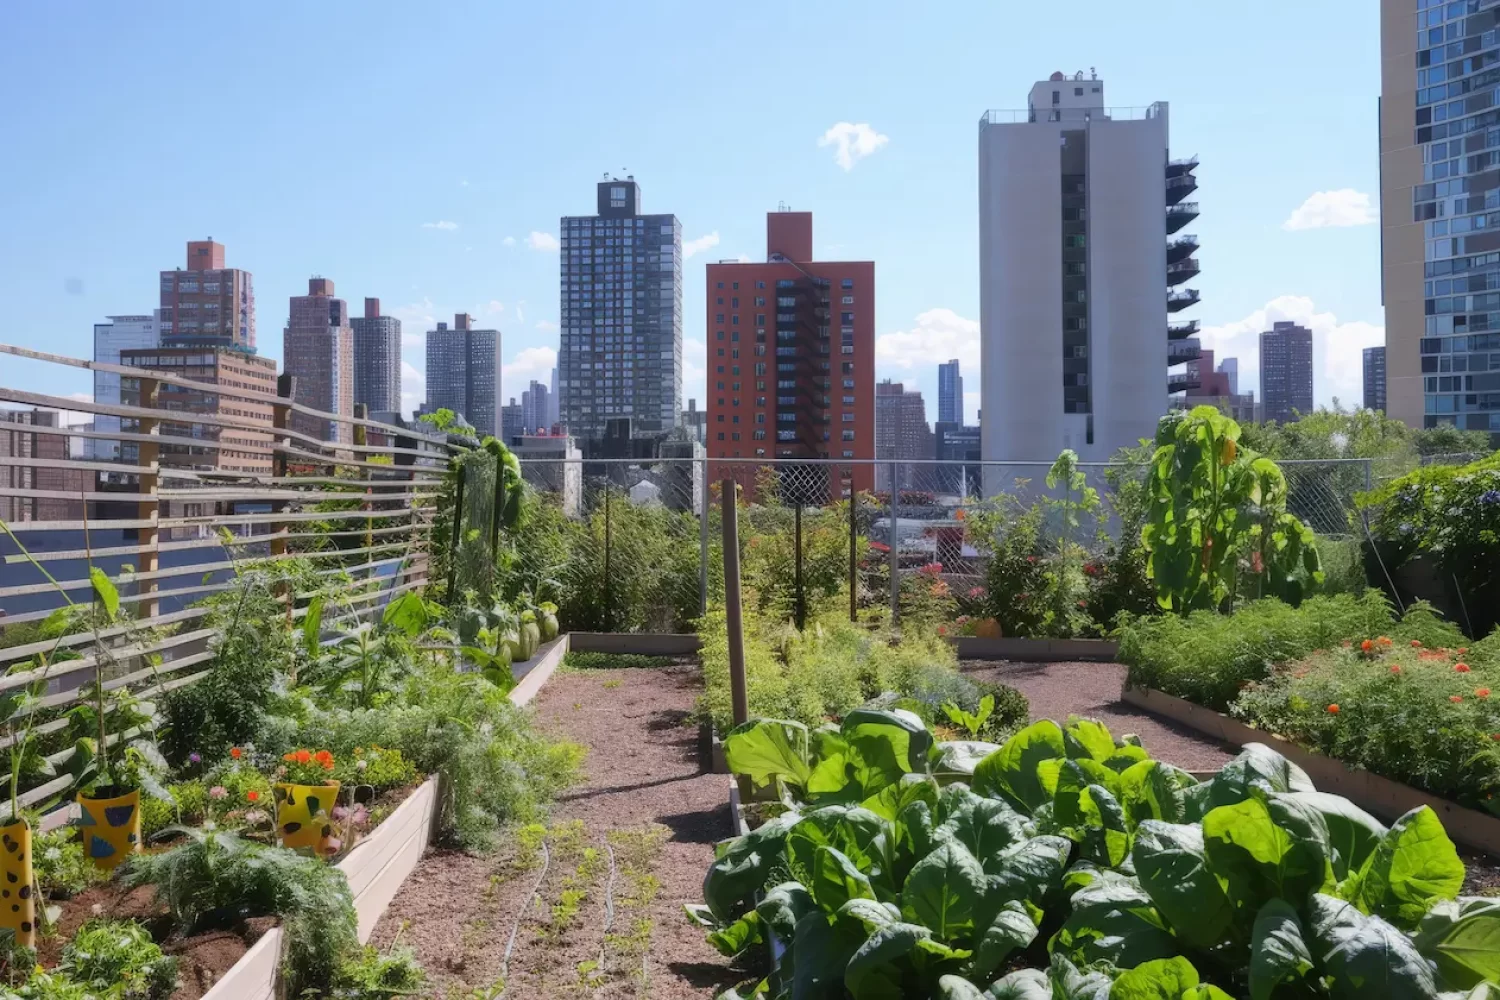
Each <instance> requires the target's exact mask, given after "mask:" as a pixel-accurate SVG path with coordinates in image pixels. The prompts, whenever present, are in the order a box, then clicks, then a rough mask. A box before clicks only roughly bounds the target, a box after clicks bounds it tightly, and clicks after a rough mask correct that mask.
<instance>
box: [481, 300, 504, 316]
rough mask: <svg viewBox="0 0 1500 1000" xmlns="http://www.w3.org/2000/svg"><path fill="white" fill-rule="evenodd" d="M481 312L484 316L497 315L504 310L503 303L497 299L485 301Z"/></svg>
mask: <svg viewBox="0 0 1500 1000" xmlns="http://www.w3.org/2000/svg"><path fill="white" fill-rule="evenodd" d="M481 312H482V313H483V314H484V315H485V316H498V315H500V314H501V313H503V312H505V303H504V302H501V301H500V300H499V299H490V300H489V301H488V302H486V303H485V305H484V309H482V310H481Z"/></svg>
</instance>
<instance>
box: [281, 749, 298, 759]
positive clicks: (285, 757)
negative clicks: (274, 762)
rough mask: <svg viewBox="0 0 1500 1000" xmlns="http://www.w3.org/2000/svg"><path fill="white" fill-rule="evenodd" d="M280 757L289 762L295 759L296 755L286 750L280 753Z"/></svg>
mask: <svg viewBox="0 0 1500 1000" xmlns="http://www.w3.org/2000/svg"><path fill="white" fill-rule="evenodd" d="M281 759H282V760H284V761H288V762H290V761H294V760H296V759H297V755H296V754H295V753H292V752H291V751H287V752H286V753H284V754H282V755H281Z"/></svg>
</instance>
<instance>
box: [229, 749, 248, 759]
mask: <svg viewBox="0 0 1500 1000" xmlns="http://www.w3.org/2000/svg"><path fill="white" fill-rule="evenodd" d="M244 755H245V751H243V750H241V749H240V748H239V747H230V748H229V756H231V757H233V758H234V759H235V760H239V759H240V758H241V757H243V756H244Z"/></svg>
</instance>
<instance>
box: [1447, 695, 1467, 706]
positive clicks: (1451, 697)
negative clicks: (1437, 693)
mask: <svg viewBox="0 0 1500 1000" xmlns="http://www.w3.org/2000/svg"><path fill="white" fill-rule="evenodd" d="M1448 700H1449V701H1451V702H1453V704H1455V705H1457V704H1458V703H1459V702H1461V701H1463V700H1464V696H1463V695H1461V694H1450V695H1449V696H1448Z"/></svg>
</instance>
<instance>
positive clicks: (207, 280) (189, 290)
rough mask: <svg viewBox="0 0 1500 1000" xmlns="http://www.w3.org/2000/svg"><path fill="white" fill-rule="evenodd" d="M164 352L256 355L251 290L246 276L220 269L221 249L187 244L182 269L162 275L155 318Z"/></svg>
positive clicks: (235, 270)
mask: <svg viewBox="0 0 1500 1000" xmlns="http://www.w3.org/2000/svg"><path fill="white" fill-rule="evenodd" d="M157 318H158V320H159V322H160V329H161V343H162V345H163V346H165V347H237V348H239V349H241V350H246V351H254V350H255V287H254V284H253V283H252V282H251V280H250V272H249V271H241V270H239V269H238V268H232V267H225V266H224V244H222V243H215V242H214V241H213V240H211V239H209V240H192V241H190V242H189V243H188V245H187V267H185V268H178V269H176V270H173V271H163V272H161V311H160V312H159V313H158V314H157Z"/></svg>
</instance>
